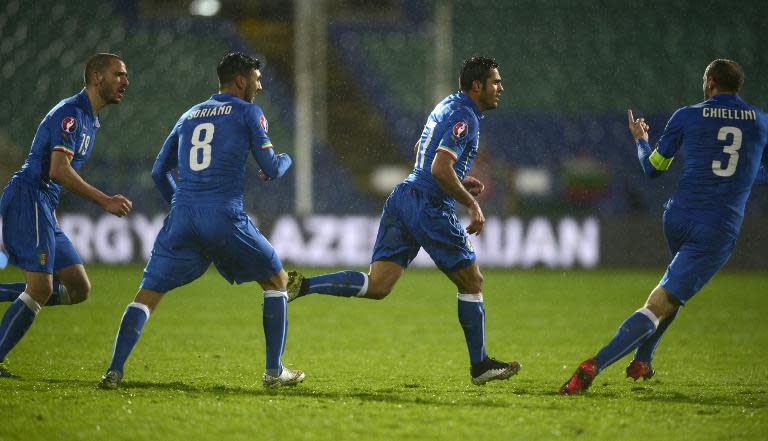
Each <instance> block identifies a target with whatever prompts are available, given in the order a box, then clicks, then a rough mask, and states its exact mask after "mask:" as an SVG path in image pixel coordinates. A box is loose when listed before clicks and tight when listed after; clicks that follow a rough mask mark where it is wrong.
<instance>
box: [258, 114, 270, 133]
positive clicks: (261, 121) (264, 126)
mask: <svg viewBox="0 0 768 441" xmlns="http://www.w3.org/2000/svg"><path fill="white" fill-rule="evenodd" d="M259 124H261V128H262V129H264V133H267V132H269V122H267V118H265V117H264V115H261V116H259Z"/></svg>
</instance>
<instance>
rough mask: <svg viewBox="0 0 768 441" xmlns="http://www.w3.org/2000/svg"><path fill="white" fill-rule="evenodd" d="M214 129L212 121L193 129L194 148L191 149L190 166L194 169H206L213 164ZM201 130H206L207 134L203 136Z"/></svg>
mask: <svg viewBox="0 0 768 441" xmlns="http://www.w3.org/2000/svg"><path fill="white" fill-rule="evenodd" d="M214 130H215V127H214V126H213V124H212V123H202V124H198V125H197V126H196V127H195V130H193V131H192V148H191V149H190V150H189V168H190V169H192V171H200V170H205V169H206V168H208V167H209V166H210V165H211V141H213V131H214ZM201 132H205V136H201V134H202V133H201ZM201 138H202V139H201Z"/></svg>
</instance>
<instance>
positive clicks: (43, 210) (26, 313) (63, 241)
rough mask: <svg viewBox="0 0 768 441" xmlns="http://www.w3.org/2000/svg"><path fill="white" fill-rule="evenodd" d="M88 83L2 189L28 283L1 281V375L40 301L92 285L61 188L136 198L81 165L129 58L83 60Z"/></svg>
mask: <svg viewBox="0 0 768 441" xmlns="http://www.w3.org/2000/svg"><path fill="white" fill-rule="evenodd" d="M83 77H84V78H83V79H84V82H85V87H84V88H83V90H82V91H81V92H80V93H78V94H77V95H75V96H72V97H69V98H67V99H65V100H62V101H61V102H59V103H58V104H56V106H54V107H53V109H51V110H50V111H49V112H48V114H47V115H46V116H45V118H43V121H42V122H41V123H40V126H39V127H38V128H37V132H36V133H35V138H34V139H33V141H32V147H31V149H30V152H29V156H28V157H27V160H26V162H25V163H24V165H23V166H22V168H21V170H19V171H18V172H16V174H14V175H13V177H12V178H11V180H10V182H9V183H8V186H7V187H5V190H3V196H2V201H0V216H2V218H3V243H4V244H5V249H6V252H7V253H8V258H9V262H10V263H11V264H13V265H16V266H17V267H19V268H20V269H21V270H22V272H23V273H24V280H25V282H22V283H10V284H2V285H0V299H2V300H5V301H11V302H12V303H11V306H9V307H8V309H7V310H6V311H5V315H4V316H3V320H2V323H0V377H9V376H12V375H11V373H10V371H9V370H8V367H7V366H6V365H5V358H6V356H7V355H8V353H9V352H10V351H11V349H13V348H14V347H15V346H16V344H18V343H19V341H20V340H21V338H22V337H23V336H24V334H25V333H26V332H27V330H28V329H29V327H30V326H31V325H32V321H33V320H34V319H35V317H36V316H37V314H38V312H39V311H40V308H41V305H63V304H75V303H80V302H82V301H84V300H85V299H87V298H88V295H89V294H90V291H91V283H90V281H89V280H88V275H87V274H86V273H85V268H84V267H83V262H82V260H80V256H79V255H78V254H77V251H75V248H74V246H72V242H70V240H69V238H68V237H67V236H66V235H65V234H64V232H63V231H62V230H61V228H60V227H59V224H58V222H57V221H56V215H55V209H56V206H57V205H58V203H59V193H61V187H64V188H66V189H67V190H69V191H71V192H72V193H75V194H76V195H78V196H80V197H83V198H86V199H89V200H91V201H93V202H95V203H97V204H99V205H100V206H101V207H102V208H104V210H106V211H107V212H109V213H111V214H113V215H115V216H125V215H127V214H128V213H129V212H130V211H131V208H132V206H133V205H132V203H131V201H130V200H128V199H127V198H126V197H124V196H122V195H119V194H118V195H115V196H108V195H106V194H104V193H102V192H101V191H100V190H99V189H97V188H95V187H93V186H91V185H90V184H88V183H87V182H85V181H84V180H83V178H82V177H80V175H79V174H78V170H80V167H82V166H83V164H84V163H85V161H86V160H88V158H89V157H90V156H91V152H92V151H93V145H94V142H95V139H96V132H97V131H98V129H99V118H98V117H97V116H96V114H97V113H98V112H99V111H100V110H101V109H103V108H104V107H106V106H108V105H110V104H120V102H121V101H122V100H123V97H124V96H125V91H126V89H127V88H128V72H127V71H126V68H125V63H123V60H122V59H121V58H120V57H118V56H117V55H113V54H96V55H94V56H93V57H91V58H90V59H89V60H88V62H87V63H86V65H85V72H84V74H83Z"/></svg>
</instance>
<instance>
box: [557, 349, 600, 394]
mask: <svg viewBox="0 0 768 441" xmlns="http://www.w3.org/2000/svg"><path fill="white" fill-rule="evenodd" d="M596 376H597V360H596V359H594V358H590V359H589V360H586V361H583V362H582V363H581V364H580V365H579V367H578V368H577V369H576V372H574V373H573V375H572V376H571V379H570V380H568V381H566V382H565V384H564V385H563V387H561V388H560V395H573V394H578V393H581V392H584V391H586V390H587V389H588V388H589V386H590V385H591V384H592V380H594V379H595V377H596Z"/></svg>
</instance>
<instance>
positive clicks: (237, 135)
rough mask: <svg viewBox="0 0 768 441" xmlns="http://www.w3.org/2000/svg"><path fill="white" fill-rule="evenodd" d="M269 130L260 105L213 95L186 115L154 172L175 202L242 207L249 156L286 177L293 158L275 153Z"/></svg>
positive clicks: (267, 171) (270, 173)
mask: <svg viewBox="0 0 768 441" xmlns="http://www.w3.org/2000/svg"><path fill="white" fill-rule="evenodd" d="M268 130H269V125H268V123H267V119H266V118H265V117H264V113H263V112H262V110H261V108H259V106H257V105H255V104H252V103H249V102H246V101H244V100H242V99H240V98H237V97H235V96H234V95H231V94H227V93H220V94H216V95H213V96H211V98H210V99H209V100H207V101H205V102H202V103H200V104H198V105H196V106H194V107H192V108H191V109H189V110H188V111H187V112H185V113H184V114H183V115H182V116H181V118H180V119H179V121H178V122H177V123H176V125H175V126H174V128H173V130H172V131H171V133H170V135H168V138H167V139H166V140H165V143H164V144H163V148H162V149H161V151H160V153H159V155H158V157H157V160H156V161H155V166H154V168H153V170H152V174H153V176H154V177H155V180H156V181H157V182H158V184H159V186H160V190H161V192H162V193H163V196H164V197H165V199H166V200H168V201H169V202H170V201H171V199H172V200H173V202H172V203H173V204H181V205H194V206H210V207H213V206H233V207H242V204H243V185H244V178H245V162H246V159H247V157H248V153H249V152H250V153H251V154H252V155H253V156H254V158H256V161H257V162H258V165H259V167H260V168H261V170H262V172H263V173H264V175H266V177H267V178H277V177H279V176H282V175H283V173H285V171H286V170H287V169H288V167H290V165H291V159H290V157H289V156H288V155H286V154H279V155H276V154H275V153H274V151H273V149H272V142H271V141H270V140H269V136H267V131H268ZM173 169H178V181H176V182H174V180H173V179H172V178H171V174H170V171H171V170H173Z"/></svg>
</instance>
